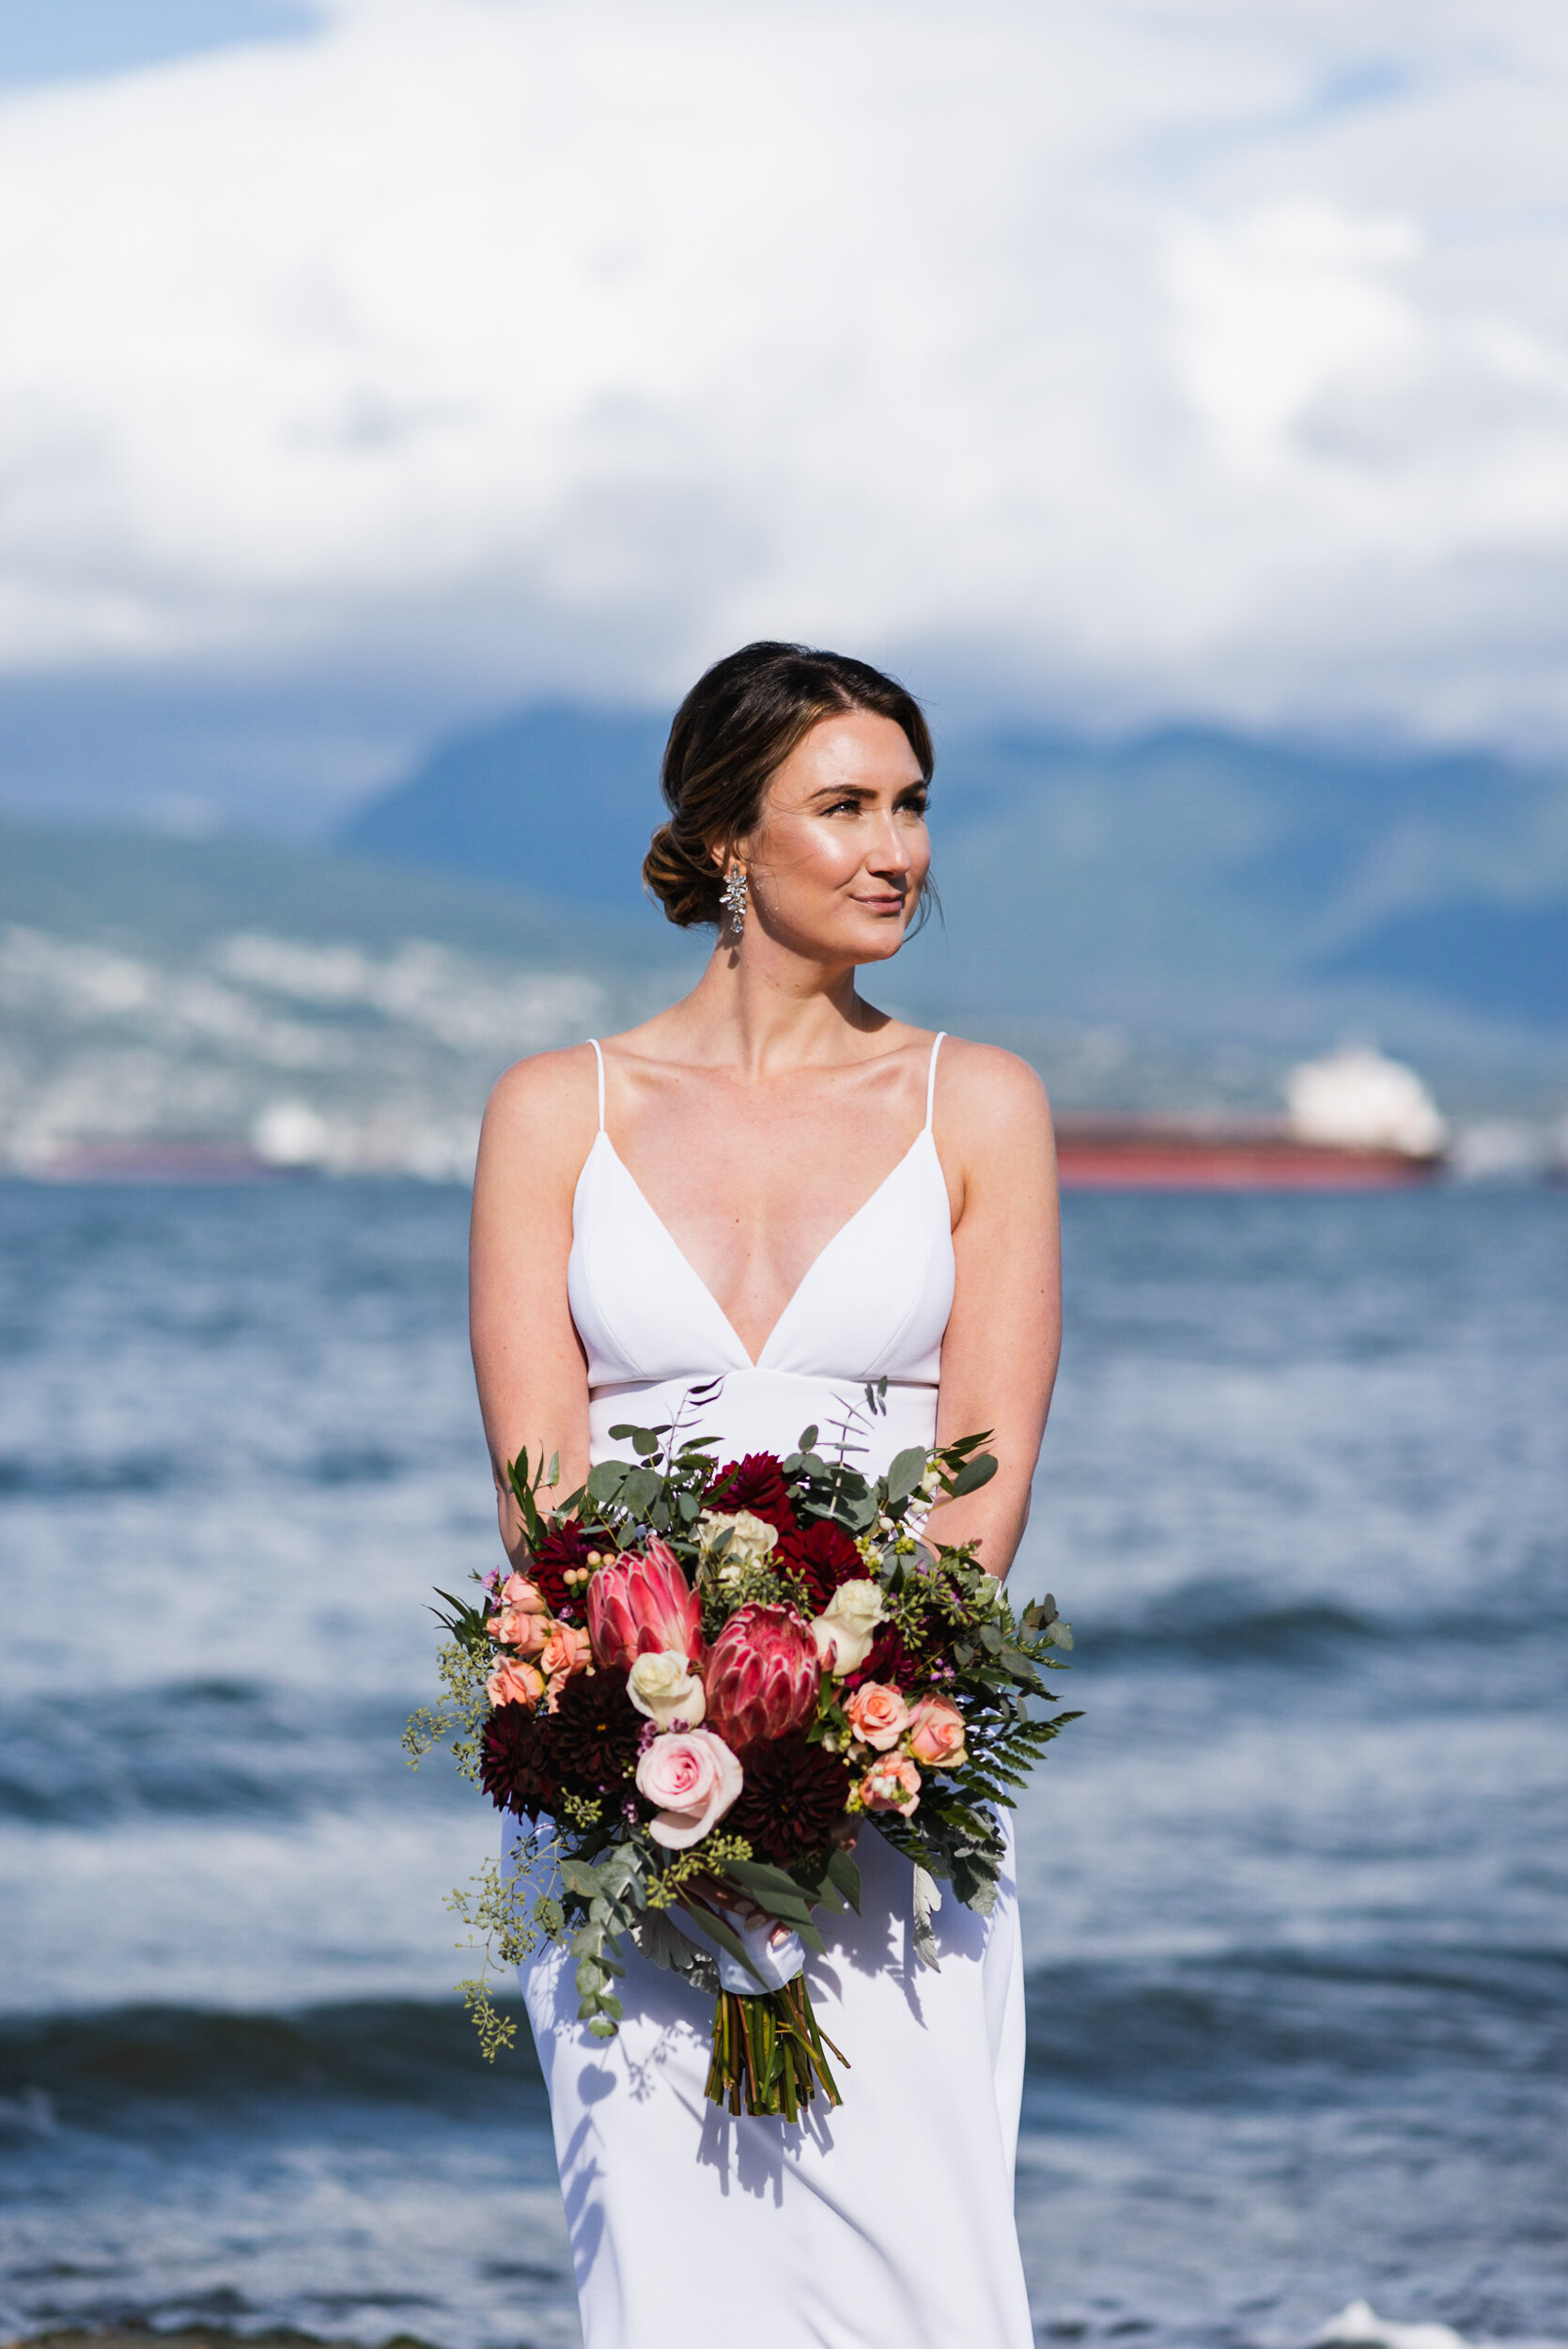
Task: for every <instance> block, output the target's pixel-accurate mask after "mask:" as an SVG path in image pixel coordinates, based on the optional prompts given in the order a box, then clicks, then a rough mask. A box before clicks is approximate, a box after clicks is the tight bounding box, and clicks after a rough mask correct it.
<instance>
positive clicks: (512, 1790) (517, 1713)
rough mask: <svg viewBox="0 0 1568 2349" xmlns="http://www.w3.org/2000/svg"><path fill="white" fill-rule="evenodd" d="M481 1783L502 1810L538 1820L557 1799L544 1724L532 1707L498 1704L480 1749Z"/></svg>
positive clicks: (528, 1705) (487, 1723)
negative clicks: (544, 1736) (548, 1759)
mask: <svg viewBox="0 0 1568 2349" xmlns="http://www.w3.org/2000/svg"><path fill="white" fill-rule="evenodd" d="M479 1783H480V1785H481V1786H482V1787H483V1788H484V1790H485V1792H486V1794H487V1795H489V1798H490V1800H491V1802H493V1803H494V1805H495V1807H496V1809H497V1810H498V1811H516V1812H520V1813H521V1812H526V1813H527V1815H528V1817H529V1818H531V1819H536V1818H537V1817H538V1815H539V1813H540V1812H541V1811H544V1810H547V1809H548V1808H549V1806H550V1804H551V1802H553V1800H554V1799H555V1781H554V1779H553V1778H552V1777H551V1773H550V1770H549V1768H548V1766H547V1765H546V1761H545V1751H544V1742H543V1735H542V1723H541V1721H540V1719H539V1717H538V1715H537V1714H536V1712H535V1711H534V1708H533V1706H532V1705H530V1704H498V1705H497V1706H496V1708H495V1710H494V1712H493V1713H492V1714H491V1715H490V1717H489V1720H488V1721H487V1722H486V1723H485V1735H484V1737H483V1739H482V1741H481V1743H480V1747H479Z"/></svg>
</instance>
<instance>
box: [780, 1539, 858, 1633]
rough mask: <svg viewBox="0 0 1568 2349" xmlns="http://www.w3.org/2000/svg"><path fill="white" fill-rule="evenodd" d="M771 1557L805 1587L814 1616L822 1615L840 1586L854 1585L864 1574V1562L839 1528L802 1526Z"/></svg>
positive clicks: (782, 1542) (781, 1543)
mask: <svg viewBox="0 0 1568 2349" xmlns="http://www.w3.org/2000/svg"><path fill="white" fill-rule="evenodd" d="M775 1555H776V1557H777V1559H778V1562H779V1563H780V1565H782V1566H786V1567H788V1568H790V1569H791V1570H792V1571H793V1572H794V1573H796V1574H798V1575H799V1576H800V1579H801V1581H802V1582H803V1583H804V1584H805V1586H806V1595H807V1596H808V1597H809V1599H810V1600H811V1609H812V1612H813V1614H814V1615H820V1614H821V1613H822V1611H823V1610H824V1608H825V1607H826V1606H827V1604H828V1601H829V1600H830V1599H831V1597H832V1595H833V1593H834V1592H835V1591H836V1590H837V1589H838V1587H839V1585H840V1583H841V1582H858V1581H860V1580H862V1579H863V1577H864V1575H865V1573H866V1563H865V1560H864V1559H863V1558H862V1556H861V1553H860V1551H859V1550H858V1549H857V1548H855V1545H854V1543H853V1542H852V1541H851V1540H850V1538H849V1536H848V1534H847V1533H846V1532H845V1530H844V1528H843V1526H842V1525H829V1524H826V1523H818V1524H815V1525H802V1526H800V1527H799V1528H798V1529H797V1531H796V1532H793V1533H786V1534H785V1535H784V1538H783V1540H782V1541H781V1542H780V1544H779V1547H778V1549H777V1551H776V1552H775Z"/></svg>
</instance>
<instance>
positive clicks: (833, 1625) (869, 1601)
mask: <svg viewBox="0 0 1568 2349" xmlns="http://www.w3.org/2000/svg"><path fill="white" fill-rule="evenodd" d="M887 1611H888V1610H887V1605H886V1602H885V1600H884V1599H883V1596H882V1586H881V1584H880V1583H879V1582H841V1583H840V1584H839V1587H838V1589H837V1590H836V1591H835V1592H834V1593H833V1595H832V1597H831V1600H830V1602H829V1604H828V1607H827V1610H826V1611H825V1612H824V1613H822V1614H820V1615H818V1616H817V1618H816V1621H815V1623H814V1624H813V1625H812V1627H811V1628H812V1637H813V1639H814V1640H815V1641H816V1653H817V1655H818V1657H820V1659H821V1662H822V1667H823V1670H824V1671H825V1672H831V1673H832V1675H833V1678H834V1679H835V1680H842V1679H843V1677H844V1675H845V1673H846V1672H859V1670H860V1668H861V1666H862V1664H863V1663H864V1662H865V1659H866V1657H868V1656H869V1655H870V1654H871V1646H872V1641H874V1640H875V1638H876V1636H877V1625H878V1624H879V1623H880V1622H881V1620H882V1618H883V1616H884V1615H885V1614H886V1613H887Z"/></svg>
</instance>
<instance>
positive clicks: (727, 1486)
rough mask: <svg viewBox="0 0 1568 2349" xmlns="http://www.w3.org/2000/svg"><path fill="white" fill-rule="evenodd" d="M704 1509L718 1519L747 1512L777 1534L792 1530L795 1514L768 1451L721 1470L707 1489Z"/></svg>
mask: <svg viewBox="0 0 1568 2349" xmlns="http://www.w3.org/2000/svg"><path fill="white" fill-rule="evenodd" d="M706 1501H707V1506H708V1507H709V1508H710V1509H711V1510H712V1511H713V1512H714V1514H715V1515H716V1516H718V1517H738V1516H739V1514H740V1512H741V1510H742V1509H749V1510H750V1511H751V1513H752V1515H753V1517H760V1518H761V1519H762V1521H763V1523H764V1525H770V1526H772V1527H773V1529H774V1531H775V1532H778V1533H781V1534H784V1533H792V1532H794V1531H795V1512H794V1510H793V1509H792V1508H791V1507H790V1505H789V1495H788V1493H787V1492H786V1491H785V1489H784V1470H783V1469H782V1468H781V1467H780V1465H779V1463H778V1460H777V1459H776V1458H775V1456H774V1455H773V1454H772V1453H771V1452H748V1453H747V1455H746V1457H745V1458H744V1459H743V1460H732V1461H731V1462H730V1463H729V1465H728V1467H727V1468H722V1469H721V1470H719V1473H718V1475H717V1477H716V1478H715V1479H714V1481H713V1483H712V1484H711V1485H710V1486H709V1487H708V1490H707V1495H706Z"/></svg>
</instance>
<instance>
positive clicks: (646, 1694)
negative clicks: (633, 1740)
mask: <svg viewBox="0 0 1568 2349" xmlns="http://www.w3.org/2000/svg"><path fill="white" fill-rule="evenodd" d="M626 1692H627V1695H628V1696H629V1698H630V1699H631V1702H632V1703H633V1704H634V1705H635V1706H636V1707H637V1710H638V1712H639V1713H645V1714H646V1715H647V1717H648V1719H649V1720H650V1721H656V1722H657V1723H658V1725H659V1727H660V1729H668V1728H669V1727H670V1726H671V1724H672V1723H673V1722H675V1721H684V1722H685V1723H686V1726H687V1728H688V1729H695V1728H696V1726H697V1723H698V1722H699V1721H700V1720H701V1719H702V1718H703V1715H704V1714H705V1713H706V1711H707V1698H706V1694H705V1692H704V1689H703V1684H702V1682H701V1681H700V1680H699V1679H698V1678H697V1675H696V1673H695V1672H693V1671H692V1669H691V1658H690V1657H685V1656H683V1655H682V1654H681V1652H680V1650H679V1648H675V1647H667V1648H661V1649H660V1652H659V1654H658V1655H657V1656H639V1657H638V1658H637V1661H636V1662H635V1664H633V1666H632V1667H631V1670H630V1672H629V1673H628V1674H627V1683H626Z"/></svg>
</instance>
